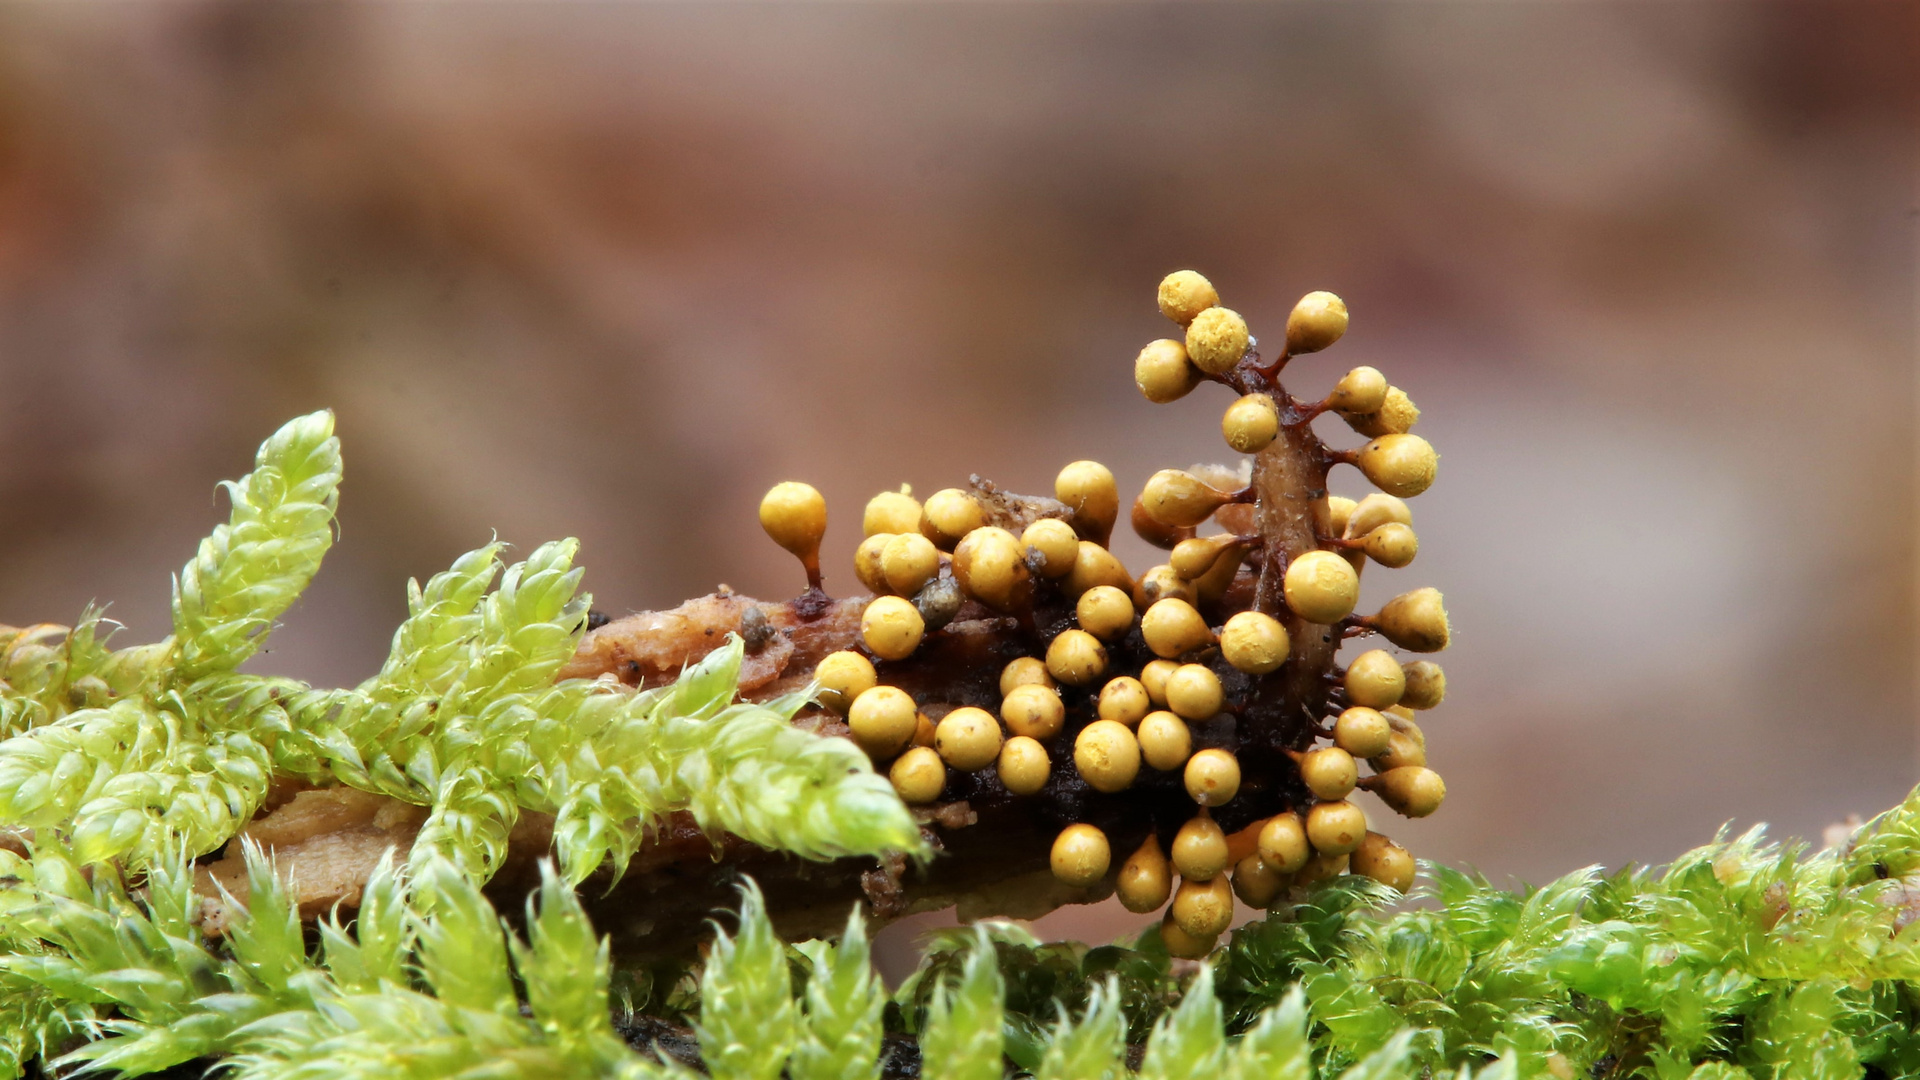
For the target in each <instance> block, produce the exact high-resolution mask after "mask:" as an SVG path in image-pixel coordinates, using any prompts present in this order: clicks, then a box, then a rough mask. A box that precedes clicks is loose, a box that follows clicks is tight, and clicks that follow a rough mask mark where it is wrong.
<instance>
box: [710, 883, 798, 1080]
mask: <svg viewBox="0 0 1920 1080" xmlns="http://www.w3.org/2000/svg"><path fill="white" fill-rule="evenodd" d="M797 1021H798V1017H797V1016H796V1011H795V1006H794V1002H793V976H792V973H791V972H790V971H789V969H788V966H787V953H786V948H785V946H784V945H782V944H781V942H780V939H779V937H778V936H776V935H775V934H774V932H773V923H772V922H771V921H770V920H769V919H768V918H767V911H766V903H765V901H764V900H762V899H761V896H760V887H759V886H758V885H755V884H754V883H753V882H752V881H751V880H748V881H745V882H743V883H742V884H741V886H740V927H739V930H738V932H737V933H735V934H732V935H728V934H727V933H725V932H724V931H723V932H721V933H719V934H718V935H717V936H716V937H715V938H714V942H713V947H712V949H711V950H710V951H709V952H708V954H707V968H706V971H705V972H704V973H703V974H702V975H701V977H700V1024H699V1033H700V1052H701V1055H702V1056H703V1057H704V1058H705V1060H706V1063H707V1070H708V1072H709V1073H711V1074H712V1075H713V1076H714V1077H715V1080H773V1078H774V1077H776V1076H778V1075H780V1071H781V1069H782V1067H783V1066H785V1064H786V1061H787V1055H788V1054H789V1053H791V1052H792V1050H793V1047H794V1044H795V1041H796V1038H797V1036H798V1028H797Z"/></svg>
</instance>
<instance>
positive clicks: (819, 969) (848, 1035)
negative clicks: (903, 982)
mask: <svg viewBox="0 0 1920 1080" xmlns="http://www.w3.org/2000/svg"><path fill="white" fill-rule="evenodd" d="M798 949H799V950H800V952H801V954H802V955H803V956H805V957H806V958H807V960H808V962H809V964H810V965H811V968H812V975H811V977H810V978H809V979H808V980H807V990H806V995H805V998H804V1003H805V1009H804V1010H802V1012H801V1014H800V1039H799V1041H798V1043H796V1044H795V1046H794V1049H793V1055H792V1056H791V1057H790V1058H788V1060H787V1074H788V1075H789V1076H791V1077H792V1078H793V1080H865V1078H867V1077H870V1076H872V1075H873V1074H874V1069H875V1066H876V1065H877V1063H878V1062H879V1060H880V1036H881V1031H882V1017H883V1015H884V1013H885V1010H886V1005H887V992H886V987H885V986H884V985H883V984H882V983H881V981H880V978H879V976H878V975H877V974H876V973H875V972H874V970H873V966H872V962H871V950H870V948H869V945H868V941H867V925H866V920H865V919H864V918H862V917H861V914H860V908H859V907H858V906H857V905H856V906H855V907H854V909H853V912H852V914H850V915H848V916H847V926H846V929H845V930H844V931H843V932H842V933H841V935H840V941H839V943H838V944H837V945H836V944H833V943H829V942H825V941H810V942H806V943H805V944H803V945H800V946H798Z"/></svg>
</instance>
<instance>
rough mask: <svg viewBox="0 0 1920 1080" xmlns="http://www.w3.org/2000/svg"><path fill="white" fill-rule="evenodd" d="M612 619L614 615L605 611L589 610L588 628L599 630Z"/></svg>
mask: <svg viewBox="0 0 1920 1080" xmlns="http://www.w3.org/2000/svg"><path fill="white" fill-rule="evenodd" d="M612 621H613V616H611V615H609V614H607V613H606V612H604V611H593V610H589V611H588V612H587V629H589V630H598V629H600V628H601V627H603V626H605V625H607V624H608V623H610V622H612Z"/></svg>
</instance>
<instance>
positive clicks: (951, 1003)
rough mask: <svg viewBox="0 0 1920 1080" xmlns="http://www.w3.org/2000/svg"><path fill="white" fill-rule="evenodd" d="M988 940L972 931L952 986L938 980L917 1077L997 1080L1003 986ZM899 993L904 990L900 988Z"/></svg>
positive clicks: (923, 1035)
mask: <svg viewBox="0 0 1920 1080" xmlns="http://www.w3.org/2000/svg"><path fill="white" fill-rule="evenodd" d="M995 959H996V954H995V951H994V947H993V941H992V939H991V938H990V937H989V936H988V935H987V932H986V931H985V930H984V929H981V928H976V931H975V937H974V941H973V945H972V948H971V950H970V951H969V952H968V953H967V957H966V961H965V963H964V964H963V965H962V967H961V970H960V978H959V980H958V981H957V983H952V982H945V981H943V982H942V983H941V984H940V985H939V987H938V988H936V989H935V990H934V992H933V995H932V1000H931V1003H930V1004H929V1006H928V1008H927V1020H926V1026H925V1027H924V1028H923V1029H922V1031H921V1035H920V1070H921V1071H920V1075H921V1076H923V1077H926V1078H927V1080H998V1078H999V1077H1000V1075H1001V1074H1002V1071H1003V1065H1002V1060H1001V1057H1002V1048H1003V1046H1004V1040H1005V1035H1004V1033H1003V1032H1002V1030H1001V1024H1002V1020H1003V1018H1004V1015H1005V986H1004V984H1003V983H1002V981H1001V978H1000V969H999V966H998V965H997V964H996V962H995ZM903 989H904V988H903Z"/></svg>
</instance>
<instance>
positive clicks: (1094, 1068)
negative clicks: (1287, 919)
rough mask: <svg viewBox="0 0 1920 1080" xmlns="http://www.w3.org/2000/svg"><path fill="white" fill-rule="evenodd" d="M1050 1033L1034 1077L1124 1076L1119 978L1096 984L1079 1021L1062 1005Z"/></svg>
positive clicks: (1088, 1079)
mask: <svg viewBox="0 0 1920 1080" xmlns="http://www.w3.org/2000/svg"><path fill="white" fill-rule="evenodd" d="M1049 1035H1050V1037H1049V1038H1048V1039H1047V1042H1046V1048H1045V1050H1044V1052H1043V1054H1042V1056H1041V1058H1040V1065H1039V1067H1038V1068H1036V1069H1035V1070H1034V1076H1035V1080H1122V1078H1123V1077H1125V1076H1126V1073H1127V1069H1126V1053H1127V1025H1126V1019H1125V1017H1123V1016H1122V1015H1121V1013H1120V984H1119V981H1118V980H1117V979H1114V978H1108V979H1107V980H1106V981H1105V982H1103V983H1098V984H1095V986H1094V987H1093V989H1092V991H1091V993H1089V994H1088V997H1087V1008H1086V1012H1085V1013H1084V1014H1082V1015H1081V1017H1080V1020H1079V1022H1078V1023H1075V1022H1073V1020H1072V1018H1071V1017H1070V1016H1069V1015H1068V1014H1067V1011H1066V1010H1065V1009H1064V1008H1062V1009H1061V1010H1060V1017H1059V1019H1058V1020H1057V1021H1055V1023H1054V1026H1053V1029H1052V1031H1051V1032H1050V1033H1049ZM1289 1080H1290V1078H1289Z"/></svg>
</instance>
